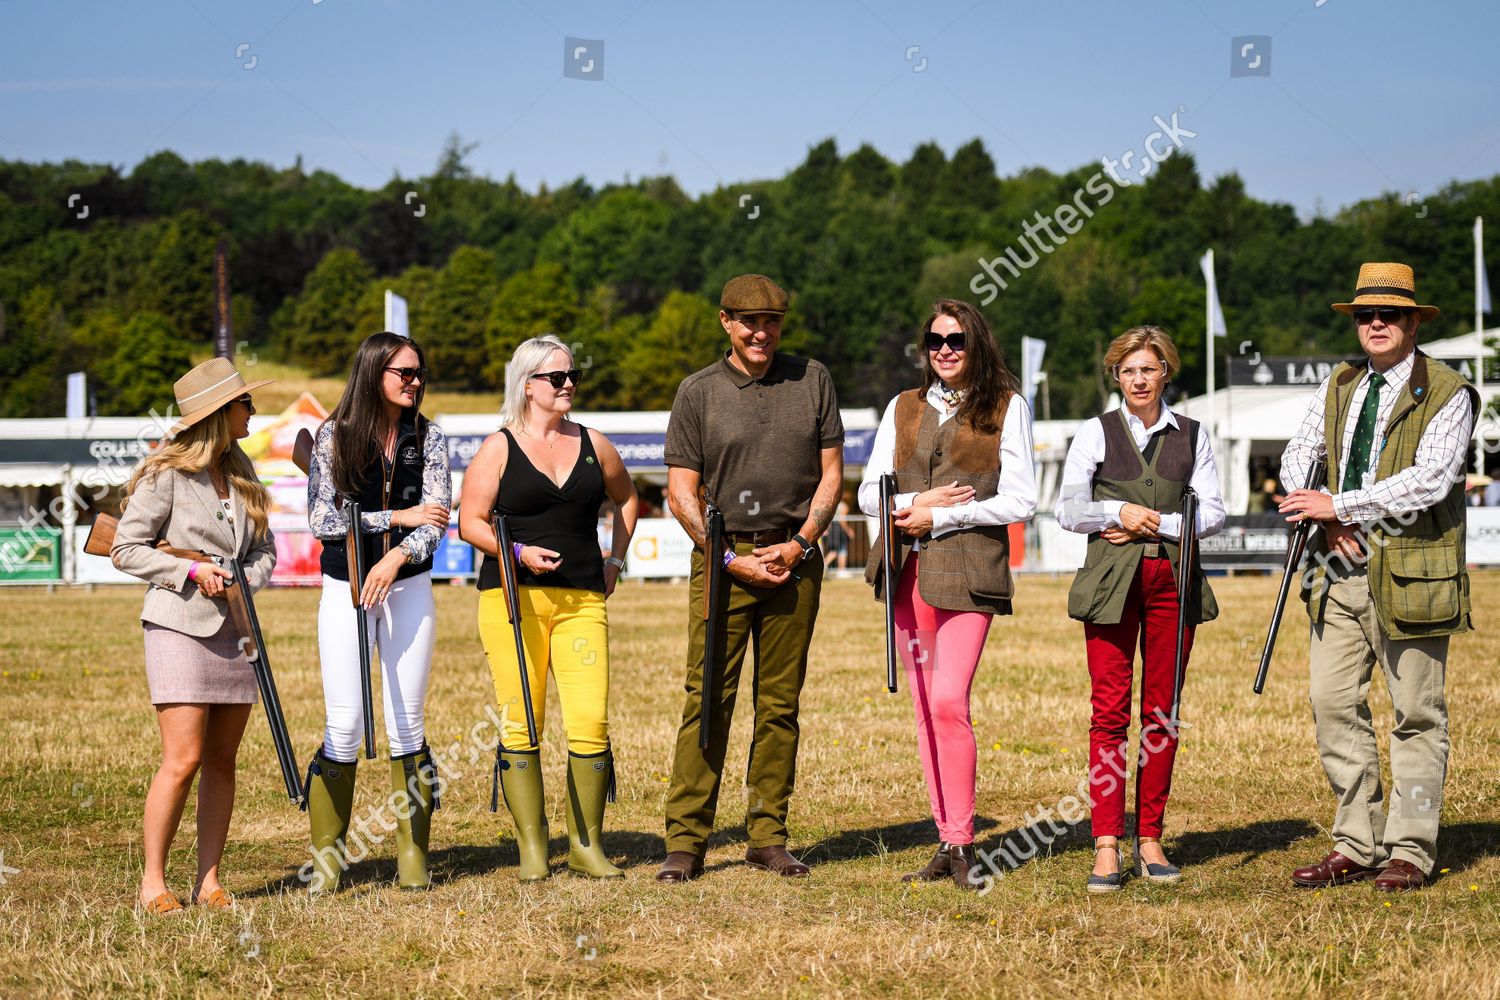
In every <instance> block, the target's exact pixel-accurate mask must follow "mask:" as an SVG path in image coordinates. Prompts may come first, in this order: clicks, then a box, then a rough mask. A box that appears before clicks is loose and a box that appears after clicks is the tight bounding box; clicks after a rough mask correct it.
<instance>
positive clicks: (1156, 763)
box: [1057, 326, 1224, 893]
mask: <svg viewBox="0 0 1500 1000" xmlns="http://www.w3.org/2000/svg"><path fill="white" fill-rule="evenodd" d="M1104 366H1105V370H1106V371H1108V373H1109V375H1110V377H1111V378H1113V379H1115V380H1116V381H1117V382H1118V383H1119V386H1120V394H1121V396H1123V397H1124V402H1123V403H1122V405H1121V406H1120V408H1119V409H1117V410H1112V411H1110V412H1109V413H1105V414H1104V415H1102V416H1098V417H1094V418H1092V419H1091V420H1088V421H1086V422H1084V424H1083V425H1082V426H1081V427H1080V428H1079V429H1078V434H1077V436H1076V437H1074V439H1073V443H1072V445H1070V446H1069V448H1068V457H1067V460H1066V462H1065V464H1064V466H1063V486H1062V493H1061V495H1060V496H1059V497H1058V501H1057V523H1058V524H1059V525H1061V526H1062V527H1063V528H1064V529H1066V530H1068V531H1076V532H1080V533H1087V534H1088V536H1089V544H1088V556H1087V557H1086V559H1085V561H1084V564H1083V567H1082V568H1081V569H1079V571H1078V575H1077V576H1076V577H1074V579H1073V586H1072V588H1071V589H1070V590H1069V592H1068V614H1069V616H1071V617H1073V618H1076V619H1078V620H1080V621H1082V622H1083V623H1084V624H1083V634H1084V639H1085V641H1086V649H1087V656H1088V669H1089V680H1090V686H1091V689H1092V690H1091V694H1092V702H1093V713H1092V715H1091V717H1090V719H1089V773H1088V781H1089V802H1090V808H1091V812H1092V815H1091V817H1090V819H1091V823H1092V825H1093V834H1094V848H1095V850H1094V871H1093V873H1092V874H1091V875H1090V876H1089V877H1088V880H1087V889H1088V891H1089V892H1094V893H1100V892H1114V891H1116V890H1118V889H1119V888H1120V887H1121V879H1122V877H1123V872H1122V871H1121V868H1122V866H1123V861H1122V858H1121V856H1120V838H1121V837H1123V836H1124V835H1125V775H1126V773H1127V771H1128V770H1129V768H1128V765H1127V762H1126V749H1127V748H1128V747H1129V728H1130V688H1131V684H1132V681H1133V680H1134V676H1135V666H1134V662H1135V650H1136V648H1137V647H1139V648H1140V650H1141V732H1140V740H1141V752H1140V766H1139V768H1137V770H1136V783H1135V801H1136V822H1135V825H1136V844H1135V858H1134V860H1135V867H1136V874H1137V876H1138V877H1142V878H1145V879H1147V880H1149V881H1152V882H1164V883H1173V882H1176V881H1177V880H1178V879H1179V878H1181V876H1182V873H1181V871H1180V870H1179V869H1178V868H1177V866H1176V865H1173V864H1171V863H1169V862H1168V861H1167V856H1166V854H1165V853H1163V851H1162V846H1161V835H1162V825H1163V822H1164V817H1165V815H1166V810H1167V797H1168V795H1169V794H1170V793H1171V789H1172V764H1173V762H1174V759H1175V756H1176V753H1177V731H1176V729H1177V727H1176V725H1175V723H1174V722H1173V720H1172V719H1171V712H1172V701H1173V694H1174V689H1175V687H1176V676H1177V673H1176V655H1175V654H1176V649H1177V619H1178V597H1177V577H1176V571H1177V564H1178V559H1179V557H1180V551H1179V550H1180V546H1179V544H1178V539H1180V538H1181V537H1182V502H1183V497H1184V496H1185V491H1186V490H1187V488H1189V487H1191V488H1192V489H1193V491H1194V492H1196V493H1197V494H1198V517H1197V531H1198V537H1200V538H1206V537H1208V536H1209V535H1212V534H1215V533H1216V532H1218V530H1219V529H1220V528H1222V527H1223V526H1224V498H1223V495H1222V494H1221V493H1220V491H1219V473H1218V469H1217V467H1216V466H1215V464H1214V453H1213V448H1212V447H1211V446H1210V444H1209V440H1208V433H1207V432H1206V430H1205V429H1204V428H1203V427H1202V426H1201V425H1200V424H1199V423H1198V422H1197V421H1196V420H1192V419H1190V418H1189V417H1186V416H1183V415H1182V414H1177V413H1173V412H1172V411H1171V410H1170V409H1168V408H1167V406H1166V404H1165V403H1163V402H1162V393H1163V391H1164V390H1165V389H1166V386H1167V382H1168V381H1169V380H1171V378H1172V376H1173V375H1175V374H1177V372H1178V371H1179V369H1180V366H1179V362H1178V357H1177V347H1176V345H1175V344H1173V343H1172V338H1171V337H1169V336H1168V335H1167V332H1166V331H1165V330H1163V329H1161V328H1160V327H1155V326H1138V327H1134V328H1132V329H1129V330H1126V331H1125V332H1124V333H1122V334H1120V336H1118V337H1116V338H1115V339H1114V341H1113V342H1112V343H1111V344H1110V345H1109V350H1107V351H1106V352H1105V354H1104ZM1194 578H1195V585H1194V586H1190V587H1189V589H1188V601H1187V615H1186V622H1187V629H1186V634H1185V635H1184V637H1183V647H1184V648H1183V657H1184V663H1185V662H1186V657H1187V655H1188V653H1189V652H1190V651H1191V649H1192V643H1193V633H1194V629H1195V626H1197V625H1199V624H1201V623H1202V622H1206V621H1212V620H1213V619H1214V618H1216V617H1217V616H1218V613H1219V608H1218V605H1217V604H1216V603H1215V602H1214V595H1213V591H1211V590H1210V589H1209V587H1208V581H1207V580H1206V579H1204V577H1203V571H1202V568H1201V566H1199V567H1196V572H1195V573H1194Z"/></svg>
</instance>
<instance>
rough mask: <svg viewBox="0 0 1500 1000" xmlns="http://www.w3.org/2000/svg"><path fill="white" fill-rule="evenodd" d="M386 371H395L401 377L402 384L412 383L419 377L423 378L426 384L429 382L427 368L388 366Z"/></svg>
mask: <svg viewBox="0 0 1500 1000" xmlns="http://www.w3.org/2000/svg"><path fill="white" fill-rule="evenodd" d="M386 371H388V372H395V373H396V376H397V377H398V378H400V379H401V384H402V385H411V384H412V383H413V382H415V381H417V380H418V379H421V380H422V383H423V384H424V385H425V384H426V382H427V369H426V368H387V369H386Z"/></svg>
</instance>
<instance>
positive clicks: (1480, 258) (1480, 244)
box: [1474, 218, 1495, 313]
mask: <svg viewBox="0 0 1500 1000" xmlns="http://www.w3.org/2000/svg"><path fill="white" fill-rule="evenodd" d="M1474 305H1475V307H1476V309H1477V311H1479V312H1481V313H1492V312H1494V311H1495V309H1494V304H1493V303H1492V302H1491V300H1490V274H1489V272H1488V271H1486V270H1485V269H1484V219H1483V218H1476V219H1475V220H1474Z"/></svg>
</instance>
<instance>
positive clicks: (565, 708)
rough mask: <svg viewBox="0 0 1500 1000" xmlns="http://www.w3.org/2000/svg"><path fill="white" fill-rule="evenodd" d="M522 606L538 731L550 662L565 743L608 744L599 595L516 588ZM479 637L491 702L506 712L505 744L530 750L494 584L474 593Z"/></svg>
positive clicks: (597, 749)
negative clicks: (491, 688)
mask: <svg viewBox="0 0 1500 1000" xmlns="http://www.w3.org/2000/svg"><path fill="white" fill-rule="evenodd" d="M520 605H521V642H522V644H523V645H524V646H525V648H526V664H527V667H528V668H529V673H528V679H529V681H530V684H531V710H532V712H533V713H534V714H535V716H536V731H537V738H538V739H540V738H541V736H542V726H543V714H544V712H545V709H546V704H547V670H548V668H549V667H550V668H551V670H552V677H553V680H554V681H555V682H556V683H557V699H558V701H559V702H560V703H561V704H562V713H563V724H564V727H565V728H566V730H567V735H568V749H569V750H571V751H572V752H573V753H576V754H594V753H602V752H603V751H605V750H607V749H609V616H608V614H607V613H606V611H605V609H604V595H603V594H600V593H596V592H594V591H592V590H577V589H574V588H571V587H521V588H520ZM479 640H480V642H481V643H483V644H484V655H485V656H486V657H487V658H488V659H489V661H490V673H491V674H492V675H493V676H494V679H495V702H496V704H497V705H498V706H499V708H500V711H501V712H502V713H503V717H504V719H505V732H504V733H503V734H502V736H501V740H502V743H503V745H504V746H505V749H507V750H532V749H535V748H536V744H534V743H532V742H531V740H530V739H529V737H528V736H527V733H526V710H525V709H524V708H523V707H522V702H521V673H520V670H519V669H517V667H516V640H515V636H514V635H513V634H512V632H511V627H510V614H509V612H508V610H507V608H506V606H505V591H504V590H502V589H500V588H499V587H496V588H495V589H493V590H486V591H484V592H483V593H481V594H480V595H479Z"/></svg>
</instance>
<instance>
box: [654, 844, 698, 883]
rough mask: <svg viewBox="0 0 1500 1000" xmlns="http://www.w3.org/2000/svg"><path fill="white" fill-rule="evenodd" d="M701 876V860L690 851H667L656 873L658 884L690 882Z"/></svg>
mask: <svg viewBox="0 0 1500 1000" xmlns="http://www.w3.org/2000/svg"><path fill="white" fill-rule="evenodd" d="M702 874H703V859H702V858H700V857H698V855H696V854H694V853H693V852H692V851H669V852H668V853H667V860H665V861H663V862H662V865H661V868H659V869H658V870H657V872H656V881H658V882H690V881H692V880H693V879H695V878H697V877H698V876H699V875H702Z"/></svg>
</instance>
